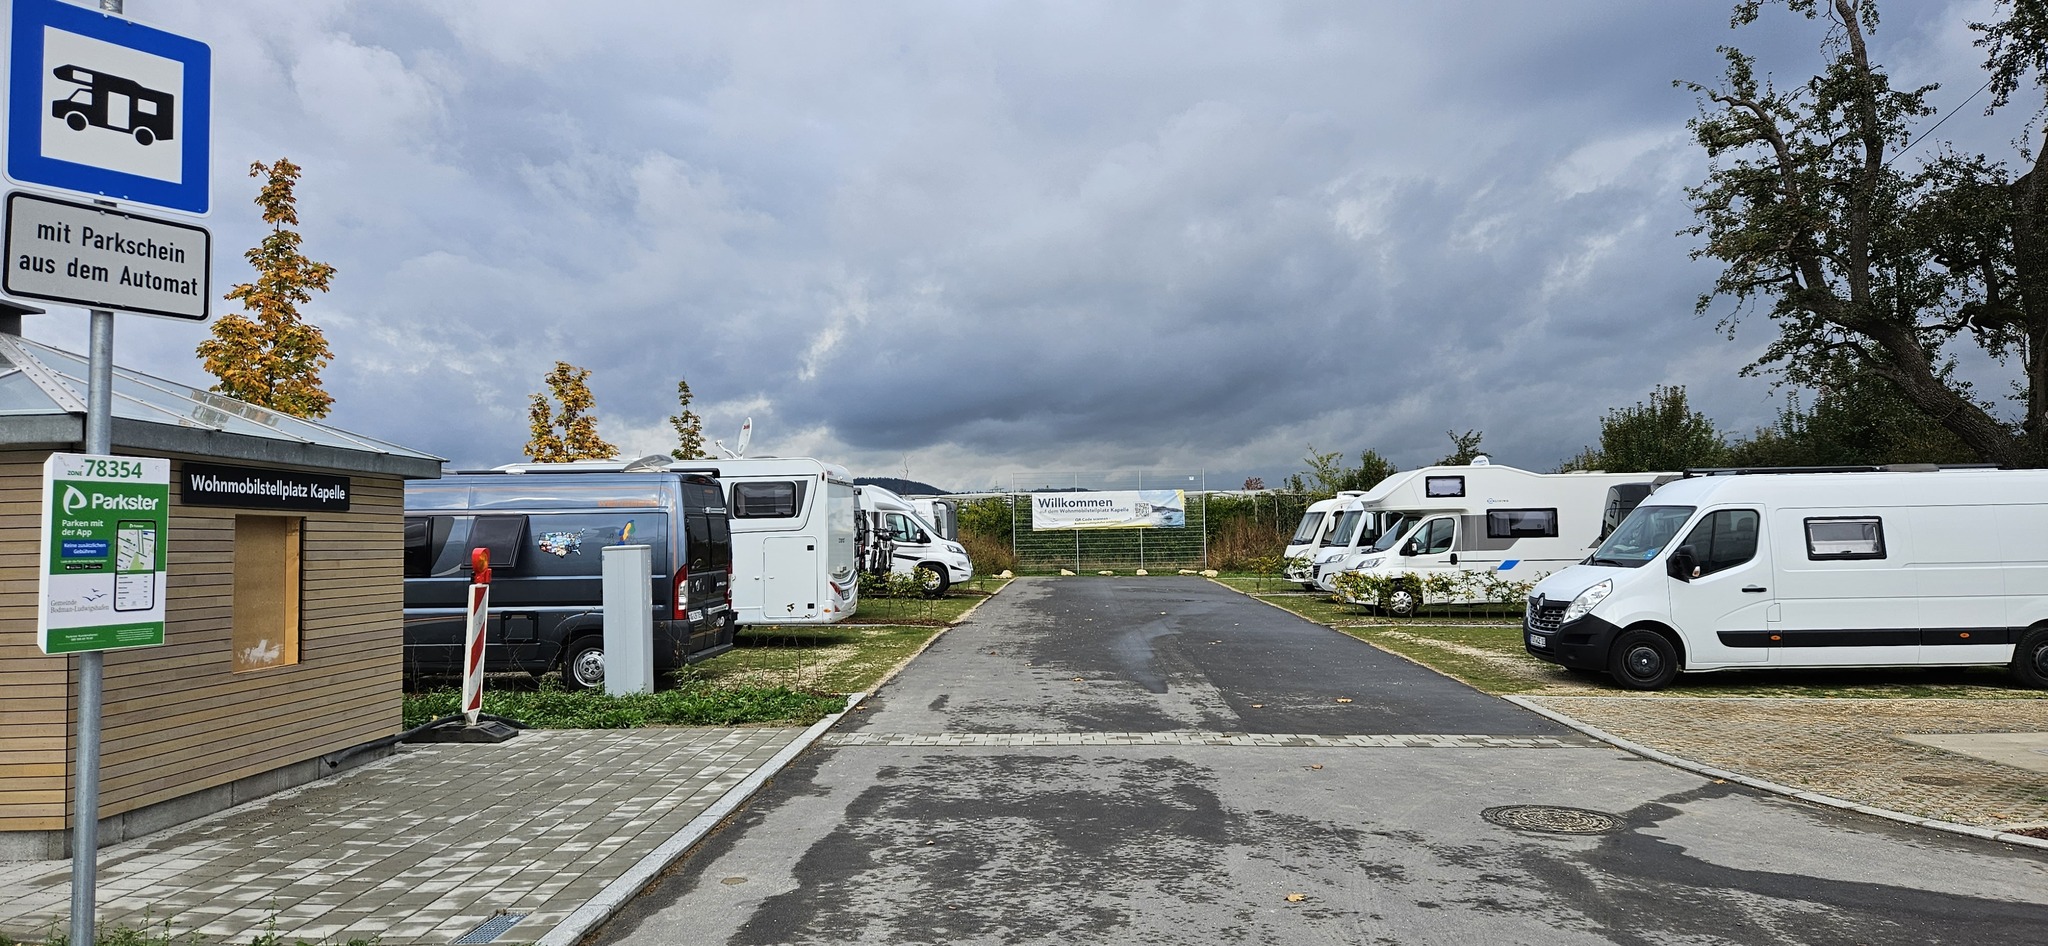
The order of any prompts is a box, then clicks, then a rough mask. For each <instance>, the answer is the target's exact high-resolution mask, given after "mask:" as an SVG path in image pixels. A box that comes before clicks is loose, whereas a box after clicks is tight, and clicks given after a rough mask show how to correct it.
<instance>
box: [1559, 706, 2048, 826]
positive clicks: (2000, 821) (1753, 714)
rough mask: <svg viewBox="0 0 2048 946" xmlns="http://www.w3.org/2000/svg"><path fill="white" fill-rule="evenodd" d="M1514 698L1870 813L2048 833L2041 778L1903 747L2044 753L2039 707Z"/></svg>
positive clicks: (2046, 777)
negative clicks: (1998, 739)
mask: <svg viewBox="0 0 2048 946" xmlns="http://www.w3.org/2000/svg"><path fill="white" fill-rule="evenodd" d="M1524 699H1525V700H1526V701H1527V702H1530V703H1533V704H1536V705H1539V706H1542V707H1544V708H1545V709H1549V710H1552V711H1554V712H1557V713H1560V714H1563V715H1565V716H1568V717H1571V718H1573V719H1576V720H1578V721H1580V722H1582V723H1585V724H1586V725H1589V726H1593V727H1595V728H1598V729H1601V730H1604V731H1606V732H1608V733H1611V734H1613V735H1616V736H1619V737H1621V738H1623V739H1627V740H1630V741H1632V742H1636V743H1640V744H1642V745H1645V746H1648V747H1650V748H1653V749H1659V750H1662V751H1664V752H1668V753H1670V754H1672V755H1674V756H1678V757H1680V758H1684V759H1689V760H1691V761H1694V762H1699V763H1703V764H1706V765H1710V766H1714V767H1716V768H1721V769H1726V770H1729V771H1731V772H1740V773H1742V774H1744V775H1748V776H1752V777H1755V778H1760V779H1766V780H1769V781H1773V782H1778V783H1780V784H1783V785H1787V786H1791V787H1793V788H1798V789H1802V790H1805V791H1812V792H1819V793H1821V794H1825V795H1833V796H1835V797H1837V798H1843V799H1847V800H1849V801H1852V802H1856V803H1859V804H1863V805H1869V806H1872V807H1875V808H1884V809H1889V810H1891V811H1896V812H1901V813H1904V814H1909V815H1917V816H1919V817H1923V818H1933V819H1937V820H1940V821H1951V822H1955V823H1958V824H1967V825H1976V826H1980V827H2007V828H2011V827H2022V828H2024V827H2031V826H2039V825H2044V824H2048V774H2044V773H2043V772H2041V771H2029V770H2027V769H2024V768H2019V767H2016V766H2012V765H2004V764H2000V763H1997V762H1993V761H1990V760H1989V759H1986V758H1980V757H1978V756H1977V755H1973V754H1968V753H1964V752H1957V751H1948V750H1944V749H1938V748H1934V747H1932V746H1929V745H1925V744H1922V743H1920V742H1915V741H1913V739H1912V738H1911V737H1915V736H1928V735H1934V734H1949V733H2034V734H2040V740H2039V743H2038V746H2039V747H2040V748H2042V749H2048V700H1939V699H1881V700H1866V699H1842V698H1829V699H1775V698H1758V699H1741V698H1736V699H1727V698H1722V699H1689V698H1679V697H1561V696H1542V697H1534V696H1532V697H1525V698H1524ZM2044 758H2048V756H2044Z"/></svg>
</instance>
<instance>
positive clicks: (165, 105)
mask: <svg viewBox="0 0 2048 946" xmlns="http://www.w3.org/2000/svg"><path fill="white" fill-rule="evenodd" d="M50 71H51V72H52V73H55V74H56V76H57V78H59V79H62V80H64V81H66V82H72V83H76V84H77V85H78V89H77V90H76V91H74V92H72V93H71V94H70V95H67V96H65V97H63V98H61V99H58V100H57V101H55V102H53V103H51V104H50V117H52V118H57V119H62V120H63V122H64V126H65V127H67V128H69V129H71V130H72V131H84V130H86V129H87V128H105V129H107V130H108V131H115V132H119V133H121V134H124V135H134V136H135V143H136V144H139V145H141V146H143V147H145V148H147V147H149V146H150V145H151V144H153V143H155V142H158V141H169V140H171V139H172V138H175V137H177V135H178V131H177V128H178V126H177V121H176V119H177V102H178V98H177V96H174V95H172V94H171V93H169V92H162V91H158V90H156V89H151V88H145V87H144V86H143V85H142V83H140V82H137V81H135V80H134V79H124V78H121V77H120V76H116V75H108V74H107V73H104V72H94V71H92V70H90V69H87V68H85V67H83V66H79V65H76V64H71V63H67V64H65V65H62V66H58V67H57V68H55V69H52V70H50ZM44 150H45V151H46V152H47V151H48V149H47V148H45V149H44Z"/></svg>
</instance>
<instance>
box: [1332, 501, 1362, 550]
mask: <svg viewBox="0 0 2048 946" xmlns="http://www.w3.org/2000/svg"><path fill="white" fill-rule="evenodd" d="M1364 518H1365V512H1364V511H1363V510H1359V509H1353V510H1349V511H1347V512H1342V513H1338V514H1337V524H1336V525H1333V526H1331V527H1330V536H1329V538H1327V539H1324V540H1323V544H1324V545H1350V544H1351V540H1352V538H1353V537H1354V536H1356V535H1357V534H1358V521H1359V520H1361V519H1364Z"/></svg>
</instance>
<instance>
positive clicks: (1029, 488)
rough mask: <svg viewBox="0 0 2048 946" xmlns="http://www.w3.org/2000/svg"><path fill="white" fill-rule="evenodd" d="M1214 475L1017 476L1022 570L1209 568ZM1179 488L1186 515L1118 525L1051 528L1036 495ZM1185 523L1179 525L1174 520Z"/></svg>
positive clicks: (1014, 531) (1014, 516)
mask: <svg viewBox="0 0 2048 946" xmlns="http://www.w3.org/2000/svg"><path fill="white" fill-rule="evenodd" d="M1207 489H1208V476H1207V474H1206V473H1205V472H1204V471H1202V470H1125V471H1112V472H1101V473H1073V472H1066V473H1035V474H1029V473H1027V474H1018V475H1016V476H1015V477H1014V478H1013V479H1012V481H1011V493H1010V495H1009V497H1008V498H1007V499H1008V502H1009V504H1010V542H1011V545H1010V547H1011V550H1012V551H1014V552H1015V553H1016V556H1017V563H1018V565H1019V566H1021V567H1023V568H1054V567H1058V568H1068V569H1072V570H1073V571H1076V572H1089V571H1100V570H1104V569H1109V570H1118V569H1135V568H1144V569H1180V568H1207V567H1209V542H1208V540H1209V528H1208V525H1209V524H1208V495H1207V493H1206V490H1207ZM1154 490H1161V491H1164V490H1179V491H1181V492H1182V494H1183V497H1182V499H1183V502H1182V510H1181V511H1182V513H1183V515H1181V516H1179V517H1172V516H1167V515H1161V516H1158V517H1155V518H1157V519H1159V520H1161V523H1162V524H1159V525H1151V526H1142V527H1139V526H1132V527H1114V528H1046V527H1044V526H1045V523H1044V522H1042V521H1041V522H1039V524H1038V525H1037V526H1034V520H1036V519H1038V518H1039V517H1038V516H1037V515H1036V513H1035V511H1034V506H1033V502H1032V497H1033V495H1034V494H1036V495H1041V496H1066V497H1072V496H1074V495H1075V494H1087V493H1105V492H1126V491H1128V492H1134V493H1136V492H1150V491H1154ZM1176 521H1177V522H1178V523H1179V524H1178V525H1175V524H1173V523H1174V522H1176Z"/></svg>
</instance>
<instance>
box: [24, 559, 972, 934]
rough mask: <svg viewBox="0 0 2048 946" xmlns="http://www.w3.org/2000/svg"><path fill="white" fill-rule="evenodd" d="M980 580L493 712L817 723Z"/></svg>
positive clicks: (566, 719) (496, 680)
mask: <svg viewBox="0 0 2048 946" xmlns="http://www.w3.org/2000/svg"><path fill="white" fill-rule="evenodd" d="M978 584H979V585H980V587H977V586H976V585H977V583H970V584H969V585H967V586H964V587H961V588H957V589H955V590H954V591H953V592H951V593H949V594H948V595H947V596H946V597H944V598H939V599H935V600H928V599H924V598H914V599H907V598H870V599H866V600H863V601H862V602H861V603H860V609H859V611H857V612H856V613H855V615H854V617H853V618H852V619H851V620H847V621H843V622H840V623H838V624H825V625H786V626H764V627H750V628H742V629H741V630H740V632H739V634H738V635H737V636H736V637H735V639H734V641H733V648H732V649H731V650H729V651H726V652H725V653H723V654H720V655H718V656H716V657H713V658H711V659H709V660H705V661H702V662H699V663H695V664H691V665H690V666H689V667H686V668H684V669H683V670H682V671H681V672H679V673H678V674H677V675H676V679H675V680H674V681H671V682H669V683H668V684H665V685H664V686H663V687H662V688H661V689H659V690H657V691H656V692H654V693H650V694H639V695H634V696H622V697H614V696H607V695H606V694H604V693H602V692H596V691H590V692H580V693H572V692H568V691H565V690H563V689H562V688H561V686H560V684H559V683H557V682H556V681H554V680H553V679H552V678H549V679H546V680H542V681H536V680H534V679H532V678H530V677H526V676H524V675H521V674H505V675H494V676H492V677H491V678H490V680H489V681H488V682H487V683H486V685H485V687H484V712H487V713H492V714H496V715H499V716H505V717H509V718H511V719H516V720H519V721H521V722H523V723H526V724H528V725H530V726H536V727H540V728H544V729H618V728H626V727H633V726H733V725H740V724H747V723H760V724H779V725H809V724H810V723H813V722H816V721H818V720H820V719H823V718H824V717H826V716H828V715H830V714H832V713H836V712H838V711H839V710H840V709H841V708H843V707H844V706H845V703H846V701H845V699H844V697H845V696H846V694H849V693H856V692H864V691H868V690H872V689H874V688H875V686H876V684H878V683H880V682H881V680H882V678H883V677H884V676H887V675H888V674H889V673H890V672H891V671H893V670H895V669H896V668H897V667H898V666H901V665H902V663H903V662H904V661H905V660H908V659H909V658H910V655H912V654H914V653H916V652H917V651H918V649H919V648H921V647H923V646H924V645H925V643H926V642H928V641H930V640H931V639H932V638H933V637H936V636H937V635H938V634H939V632H940V631H943V630H945V629H946V628H947V627H948V626H950V625H952V624H953V623H954V622H956V621H958V620H960V617H961V615H963V614H965V613H967V611H968V609H970V608H972V607H974V606H975V605H977V604H980V603H981V602H983V601H985V600H987V599H988V597H989V596H990V595H992V594H994V593H995V592H996V591H998V590H1000V589H1001V588H1002V586H1003V585H1004V584H1007V582H1002V581H997V580H994V579H991V580H989V581H987V582H980V583H978ZM459 690H460V688H459V687H450V686H443V687H441V688H438V689H434V690H429V691H425V692H421V693H414V694H409V695H407V696H406V698H405V725H406V726H408V727H411V726H417V725H420V724H421V723H425V722H427V721H429V720H432V719H436V718H438V717H441V716H446V715H448V714H450V713H453V712H454V711H455V707H456V705H457V703H458V701H459V699H460V692H459ZM0 946H4V944H0Z"/></svg>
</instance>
